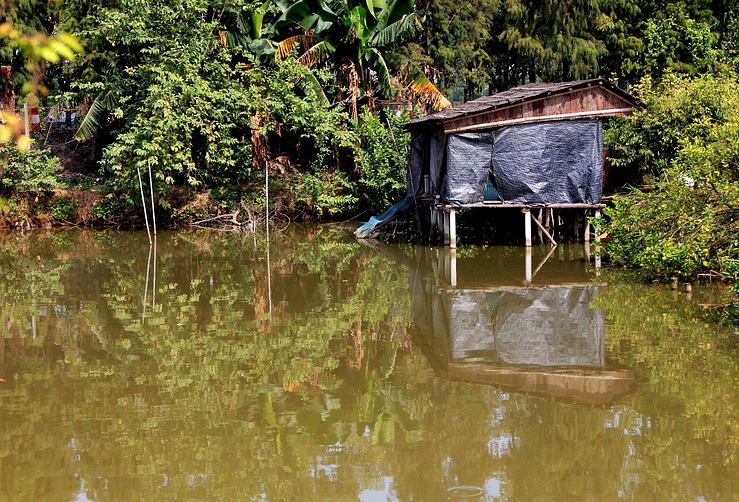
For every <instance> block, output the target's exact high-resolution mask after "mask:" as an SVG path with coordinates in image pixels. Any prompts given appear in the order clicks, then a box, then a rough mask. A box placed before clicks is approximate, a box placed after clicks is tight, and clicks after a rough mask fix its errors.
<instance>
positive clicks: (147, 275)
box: [141, 246, 151, 326]
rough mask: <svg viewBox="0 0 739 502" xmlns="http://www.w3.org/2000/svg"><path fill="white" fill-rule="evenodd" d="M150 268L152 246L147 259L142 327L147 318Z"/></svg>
mask: <svg viewBox="0 0 739 502" xmlns="http://www.w3.org/2000/svg"><path fill="white" fill-rule="evenodd" d="M149 267H151V246H149V257H148V258H147V259H146V286H144V302H143V304H144V309H143V310H142V312H141V325H142V326H143V325H144V318H145V317H146V297H147V296H148V293H149Z"/></svg>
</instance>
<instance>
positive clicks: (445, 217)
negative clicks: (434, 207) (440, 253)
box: [441, 208, 452, 245]
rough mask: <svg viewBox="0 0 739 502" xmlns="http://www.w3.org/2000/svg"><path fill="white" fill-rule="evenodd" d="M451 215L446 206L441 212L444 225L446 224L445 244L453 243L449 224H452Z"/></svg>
mask: <svg viewBox="0 0 739 502" xmlns="http://www.w3.org/2000/svg"><path fill="white" fill-rule="evenodd" d="M449 215H450V213H449V210H448V209H446V208H445V209H444V211H443V212H442V213H441V221H442V222H443V223H442V225H443V226H444V244H445V245H451V242H452V236H451V232H450V231H449V226H450V217H449Z"/></svg>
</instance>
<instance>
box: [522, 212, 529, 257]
mask: <svg viewBox="0 0 739 502" xmlns="http://www.w3.org/2000/svg"><path fill="white" fill-rule="evenodd" d="M523 216H524V219H523V228H524V237H525V240H526V247H527V248H530V247H531V209H529V208H528V207H527V208H524V210H523Z"/></svg>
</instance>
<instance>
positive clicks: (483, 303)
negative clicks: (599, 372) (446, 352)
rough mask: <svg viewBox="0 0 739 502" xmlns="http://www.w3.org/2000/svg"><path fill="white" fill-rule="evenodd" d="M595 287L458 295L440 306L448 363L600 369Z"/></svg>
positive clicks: (600, 322)
mask: <svg viewBox="0 0 739 502" xmlns="http://www.w3.org/2000/svg"><path fill="white" fill-rule="evenodd" d="M598 291H599V288H598V286H576V287H553V288H521V289H520V290H512V291H501V292H482V291H465V290H457V291H454V292H452V293H449V294H448V296H447V298H446V301H443V303H444V304H445V311H446V316H445V317H446V319H448V320H449V321H448V322H449V327H448V329H449V344H450V348H451V359H452V360H453V361H458V362H493V363H505V364H518V365H536V366H587V367H598V368H600V367H603V366H604V365H605V349H604V343H605V318H604V313H603V311H602V310H600V309H591V308H590V307H589V305H590V303H591V302H592V301H593V300H594V299H595V297H596V296H597V294H598Z"/></svg>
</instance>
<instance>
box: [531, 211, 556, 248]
mask: <svg viewBox="0 0 739 502" xmlns="http://www.w3.org/2000/svg"><path fill="white" fill-rule="evenodd" d="M534 223H536V224H537V225H538V226H539V235H541V234H542V233H543V234H544V235H546V236H547V238H548V239H549V242H551V243H552V246H556V245H557V241H555V240H554V237H552V235H551V234H550V233H549V232H547V229H546V228H544V226H543V225H542V224H541V223H540V222H539V220H538V219H536V218H534ZM529 225H530V224H529ZM529 233H531V231H530V230H529Z"/></svg>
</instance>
